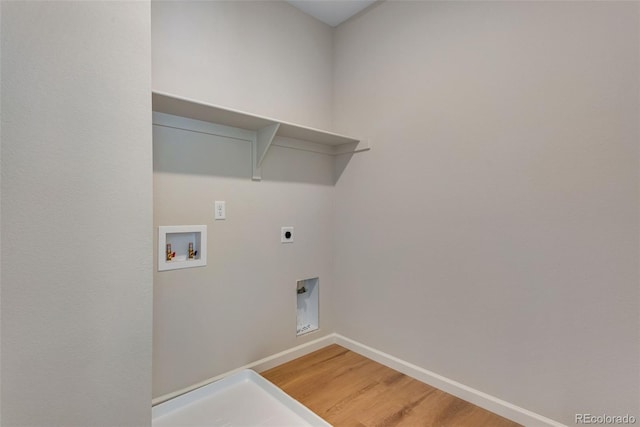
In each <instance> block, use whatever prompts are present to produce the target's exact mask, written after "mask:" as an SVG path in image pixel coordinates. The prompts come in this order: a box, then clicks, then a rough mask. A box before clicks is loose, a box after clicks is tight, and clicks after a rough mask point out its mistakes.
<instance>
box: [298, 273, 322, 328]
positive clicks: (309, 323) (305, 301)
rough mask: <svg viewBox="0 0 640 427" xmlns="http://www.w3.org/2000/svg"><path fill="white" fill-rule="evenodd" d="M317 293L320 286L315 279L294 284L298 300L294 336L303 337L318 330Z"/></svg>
mask: <svg viewBox="0 0 640 427" xmlns="http://www.w3.org/2000/svg"><path fill="white" fill-rule="evenodd" d="M319 293H320V285H319V284H318V278H317V277H313V278H311V279H304V280H298V282H297V283H296V297H297V300H298V301H297V308H298V315H297V322H296V335H304V334H306V333H309V332H312V331H315V330H317V329H318V325H319V322H318V300H319V298H318V295H319Z"/></svg>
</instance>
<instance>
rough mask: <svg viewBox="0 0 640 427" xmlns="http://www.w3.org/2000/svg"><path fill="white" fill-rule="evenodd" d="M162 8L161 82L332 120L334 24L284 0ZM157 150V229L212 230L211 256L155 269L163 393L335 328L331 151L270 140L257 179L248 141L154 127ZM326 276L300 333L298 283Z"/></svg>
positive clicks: (158, 85) (237, 103)
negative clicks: (220, 206)
mask: <svg viewBox="0 0 640 427" xmlns="http://www.w3.org/2000/svg"><path fill="white" fill-rule="evenodd" d="M151 8H152V56H153V87H154V90H158V91H163V92H169V93H174V94H177V95H179V96H183V97H188V98H195V99H199V100H203V101H207V102H209V103H212V104H217V105H224V106H228V107H232V108H235V109H239V110H243V111H248V112H252V113H255V114H261V115H266V116H272V117H276V118H279V119H281V120H285V121H289V122H297V123H301V124H306V125H309V126H315V127H322V128H328V126H329V125H330V118H331V78H332V33H331V29H330V27H328V26H326V25H324V24H321V23H319V22H318V21H316V20H315V19H313V18H310V17H309V16H307V15H306V14H304V13H303V12H301V11H299V10H298V9H296V8H294V7H293V6H291V5H288V4H285V3H283V2H261V1H249V2H153V3H152V7H151ZM276 143H277V141H276ZM153 151H154V230H155V232H156V233H157V227H158V226H160V225H189V224H196V225H197V224H204V225H207V227H208V229H207V231H208V240H209V241H208V257H207V258H208V265H207V266H206V267H202V268H194V269H187V270H174V271H167V272H162V273H159V272H157V271H156V272H155V273H154V331H153V334H154V340H153V396H154V397H159V396H162V395H164V394H166V393H170V392H174V391H176V390H178V389H181V388H184V387H188V386H190V385H193V384H195V383H198V382H201V381H204V380H207V379H208V378H211V377H214V376H216V375H219V374H222V373H224V372H227V371H229V370H232V369H236V368H238V367H239V366H242V365H245V364H247V363H250V362H254V361H256V360H259V359H261V358H264V357H267V356H270V355H273V354H275V353H278V352H280V351H283V350H286V349H289V348H291V347H294V346H295V345H298V344H302V343H304V342H307V341H309V340H312V339H316V338H319V337H320V336H322V335H325V334H327V333H331V332H333V326H332V314H331V310H330V308H331V307H330V304H329V303H328V302H329V301H330V300H331V292H332V288H333V265H332V260H333V256H332V248H333V243H332V238H333V222H332V221H333V218H332V215H333V194H334V187H333V175H332V174H333V158H332V157H329V156H326V155H322V154H316V153H310V152H305V151H300V150H292V149H287V148H282V147H276V146H273V147H272V148H271V149H270V150H269V153H268V154H267V156H266V157H265V160H264V162H263V166H262V178H263V179H262V181H261V182H255V181H251V146H250V144H249V143H248V142H246V141H239V140H229V139H227V138H220V137H215V136H212V135H206V134H199V133H194V132H188V131H183V130H177V129H169V128H165V127H160V126H154V150H153ZM215 200H224V201H225V202H226V207H227V219H226V220H224V221H214V217H213V207H214V201H215ZM282 226H294V227H295V242H294V243H292V244H282V243H280V228H281V227H282ZM156 241H157V236H156ZM156 244H157V243H156ZM154 253H157V252H154ZM154 270H157V269H154ZM316 276H319V277H320V330H318V331H317V332H314V333H311V334H308V335H304V336H301V337H296V294H295V289H296V281H297V280H299V279H305V278H309V277H316Z"/></svg>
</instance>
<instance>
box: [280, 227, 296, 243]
mask: <svg viewBox="0 0 640 427" xmlns="http://www.w3.org/2000/svg"><path fill="white" fill-rule="evenodd" d="M287 232H289V233H291V234H290V235H289V238H287ZM293 237H294V233H293V227H282V228H281V229H280V242H281V243H293Z"/></svg>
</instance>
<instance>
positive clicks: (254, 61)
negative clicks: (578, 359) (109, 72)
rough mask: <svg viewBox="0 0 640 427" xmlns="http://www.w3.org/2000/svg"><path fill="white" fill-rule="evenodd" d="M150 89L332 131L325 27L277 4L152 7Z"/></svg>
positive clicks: (155, 4)
mask: <svg viewBox="0 0 640 427" xmlns="http://www.w3.org/2000/svg"><path fill="white" fill-rule="evenodd" d="M151 13H152V49H153V89H154V90H157V91H165V92H169V93H175V94H178V95H180V96H183V97H187V98H192V99H196V100H200V101H206V102H209V103H212V104H215V105H221V106H224V107H229V108H233V109H238V110H241V111H247V112H250V113H253V114H258V115H262V116H267V117H274V118H276V119H281V120H285V121H289V122H293V123H298V124H302V125H307V126H312V127H317V128H321V129H322V128H328V127H330V126H331V99H332V98H331V95H332V91H331V82H332V54H333V44H332V41H333V38H332V32H331V28H330V27H329V26H327V25H325V24H323V23H321V22H319V21H317V20H315V19H313V18H311V17H310V16H308V15H305V14H304V13H303V12H301V11H300V10H298V9H296V8H294V7H292V6H291V5H289V4H287V3H285V2H283V1H202V2H198V1H187V2H183V1H154V2H152V5H151Z"/></svg>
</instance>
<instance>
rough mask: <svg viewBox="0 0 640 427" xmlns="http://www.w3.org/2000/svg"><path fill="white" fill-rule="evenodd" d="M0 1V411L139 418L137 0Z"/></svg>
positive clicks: (144, 351)
mask: <svg viewBox="0 0 640 427" xmlns="http://www.w3.org/2000/svg"><path fill="white" fill-rule="evenodd" d="M1 7H2V46H1V47H2V67H1V68H2V86H1V87H2V151H1V153H2V223H1V226H2V228H1V229H2V265H1V266H2V269H1V270H2V273H1V274H2V368H1V371H2V384H1V394H0V401H1V403H2V419H1V420H0V424H2V425H3V426H22V425H25V426H26V425H28V426H51V425H60V426H63V425H64V426H114V425H118V426H141V425H149V424H150V422H151V411H150V407H149V400H150V398H151V334H152V330H151V324H152V322H151V308H152V263H151V259H150V254H151V253H152V247H153V244H152V234H151V230H152V224H151V218H152V212H151V209H152V200H151V196H152V173H151V167H152V159H151V125H150V121H151V98H150V94H149V93H150V90H151V87H150V86H151V84H150V83H151V82H150V63H151V58H150V10H149V9H150V7H149V4H148V2H2V6H1Z"/></svg>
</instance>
